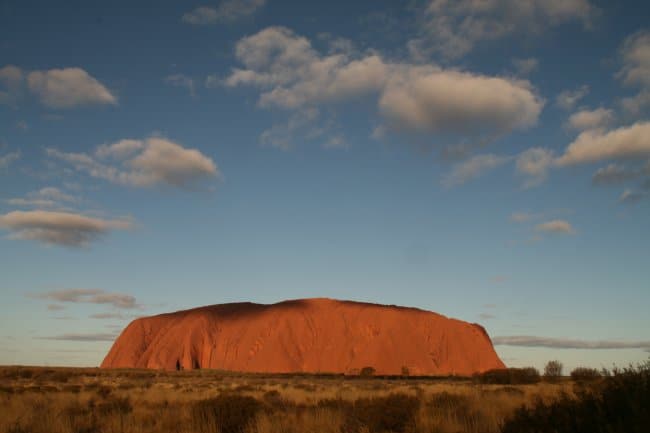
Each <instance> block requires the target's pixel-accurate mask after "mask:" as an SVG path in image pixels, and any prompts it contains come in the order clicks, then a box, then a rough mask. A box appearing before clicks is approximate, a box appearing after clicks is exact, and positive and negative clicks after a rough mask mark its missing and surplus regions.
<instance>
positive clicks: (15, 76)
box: [0, 65, 24, 105]
mask: <svg viewBox="0 0 650 433" xmlns="http://www.w3.org/2000/svg"><path fill="white" fill-rule="evenodd" d="M23 80H24V76H23V71H22V70H21V69H20V68H19V67H17V66H14V65H7V66H4V67H2V68H0V84H2V87H0V104H7V105H12V104H14V103H15V101H16V99H17V98H18V95H19V93H20V90H21V88H22V85H23Z"/></svg>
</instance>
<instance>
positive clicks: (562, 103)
mask: <svg viewBox="0 0 650 433" xmlns="http://www.w3.org/2000/svg"><path fill="white" fill-rule="evenodd" d="M587 94H589V86H587V85H583V86H581V87H579V88H577V89H575V90H564V91H562V92H560V93H559V94H558V95H557V96H556V97H555V103H556V104H557V105H558V106H559V107H560V108H563V109H564V110H567V111H568V110H572V109H573V107H575V106H576V104H577V103H578V102H580V100H581V99H582V98H584V97H585V96H587Z"/></svg>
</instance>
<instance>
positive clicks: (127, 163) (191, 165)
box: [47, 137, 220, 188]
mask: <svg viewBox="0 0 650 433" xmlns="http://www.w3.org/2000/svg"><path fill="white" fill-rule="evenodd" d="M47 154H48V156H50V157H51V158H54V159H58V160H60V161H63V162H66V163H68V164H70V165H72V166H73V167H74V168H75V169H76V170H77V171H80V172H83V173H86V174H87V175H89V176H91V177H95V178H99V179H104V180H107V181H109V182H112V183H117V184H121V185H130V186H138V187H150V186H154V185H161V184H162V185H170V186H173V187H177V188H192V187H195V186H197V185H199V184H200V183H201V182H202V181H205V180H206V179H209V178H213V177H217V176H219V175H220V173H219V169H218V168H217V165H216V164H215V163H214V161H213V160H212V159H211V158H209V157H208V156H206V155H204V154H203V153H201V152H200V151H198V150H196V149H188V148H185V147H183V146H181V145H180V144H178V143H175V142H173V141H170V140H168V139H165V138H160V137H150V138H147V139H144V140H133V139H126V140H120V141H117V142H115V143H112V144H104V145H101V146H99V147H98V148H97V149H96V150H95V152H94V154H87V153H67V152H61V151H59V150H57V149H52V148H50V149H47Z"/></svg>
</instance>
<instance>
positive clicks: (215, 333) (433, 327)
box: [101, 299, 504, 375]
mask: <svg viewBox="0 0 650 433" xmlns="http://www.w3.org/2000/svg"><path fill="white" fill-rule="evenodd" d="M101 366H102V368H152V369H164V370H178V369H183V370H188V369H197V368H211V369H219V370H230V371H240V372H264V373H293V372H309V373H346V374H354V373H358V372H359V371H360V370H361V369H362V368H364V367H372V368H374V369H375V371H376V374H402V371H403V368H404V367H406V368H408V371H409V373H410V374H412V375H449V374H455V375H470V374H473V373H476V372H482V371H485V370H490V369H493V368H504V364H503V362H501V360H500V359H499V357H498V355H497V354H496V352H495V351H494V348H493V347H492V342H491V341H490V337H489V336H488V334H487V332H485V329H483V327H481V326H480V325H477V324H472V323H467V322H463V321H461V320H456V319H450V318H447V317H445V316H442V315H440V314H436V313H433V312H430V311H424V310H419V309H416V308H406V307H398V306H393V305H377V304H369V303H362V302H352V301H338V300H333V299H303V300H293V301H285V302H280V303H277V304H271V305H263V304H253V303H234V304H221V305H212V306H208V307H201V308H195V309H191V310H186V311H178V312H175V313H168V314H161V315H158V316H152V317H144V318H139V319H136V320H134V321H133V322H131V323H130V324H129V326H127V327H126V329H125V330H124V331H123V332H122V334H121V335H120V336H119V337H118V339H117V340H116V341H115V343H114V344H113V347H112V348H111V350H110V352H109V353H108V355H107V356H106V359H104V362H103V363H102V365H101Z"/></svg>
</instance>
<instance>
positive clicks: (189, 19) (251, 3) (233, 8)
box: [181, 0, 266, 26]
mask: <svg viewBox="0 0 650 433" xmlns="http://www.w3.org/2000/svg"><path fill="white" fill-rule="evenodd" d="M264 4H266V0H223V1H222V2H221V3H220V4H219V6H217V7H216V8H215V7H211V6H200V7H197V8H196V9H193V10H192V11H190V12H187V13H185V14H184V15H183V16H182V18H181V20H182V21H183V22H184V23H186V24H192V25H196V26H201V25H208V24H215V23H218V22H223V21H236V20H238V19H240V18H243V17H246V16H248V15H252V14H253V13H255V12H256V11H257V10H258V9H260V8H261V7H262V6H264Z"/></svg>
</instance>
